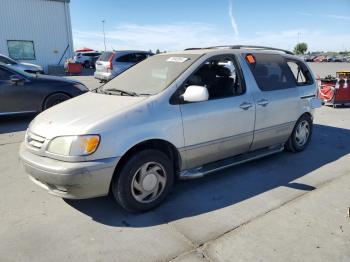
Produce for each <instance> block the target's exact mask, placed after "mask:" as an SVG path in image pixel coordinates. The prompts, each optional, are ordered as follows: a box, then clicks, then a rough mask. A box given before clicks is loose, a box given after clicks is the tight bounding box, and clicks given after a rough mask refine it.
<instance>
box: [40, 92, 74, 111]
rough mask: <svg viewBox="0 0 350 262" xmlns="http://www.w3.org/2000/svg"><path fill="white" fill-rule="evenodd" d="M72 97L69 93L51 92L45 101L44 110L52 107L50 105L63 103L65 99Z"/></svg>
mask: <svg viewBox="0 0 350 262" xmlns="http://www.w3.org/2000/svg"><path fill="white" fill-rule="evenodd" d="M70 98H71V97H70V96H69V95H67V94H64V93H55V94H51V95H49V96H48V97H47V98H46V99H45V101H44V103H43V111H44V110H46V109H48V108H50V107H53V106H55V105H58V104H59V103H62V102H63V101H66V100H68V99H70Z"/></svg>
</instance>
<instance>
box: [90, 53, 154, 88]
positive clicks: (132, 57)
mask: <svg viewBox="0 0 350 262" xmlns="http://www.w3.org/2000/svg"><path fill="white" fill-rule="evenodd" d="M151 55H153V53H151V52H146V51H136V50H122V51H112V52H103V53H102V55H101V56H100V58H99V59H98V60H97V61H96V64H95V68H96V71H95V73H94V76H95V78H96V79H98V80H100V81H101V82H108V81H110V80H111V79H113V78H114V77H116V76H117V75H119V74H120V73H122V72H123V71H125V70H126V69H128V68H130V67H132V66H133V65H135V64H137V63H139V62H141V61H142V60H145V59H146V58H147V57H149V56H151Z"/></svg>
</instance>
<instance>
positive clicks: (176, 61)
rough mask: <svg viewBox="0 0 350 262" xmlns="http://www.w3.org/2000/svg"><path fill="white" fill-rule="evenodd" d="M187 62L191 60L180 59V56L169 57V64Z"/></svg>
mask: <svg viewBox="0 0 350 262" xmlns="http://www.w3.org/2000/svg"><path fill="white" fill-rule="evenodd" d="M187 60H189V58H187V57H178V56H172V57H169V58H168V60H166V61H168V62H175V63H183V62H186V61H187Z"/></svg>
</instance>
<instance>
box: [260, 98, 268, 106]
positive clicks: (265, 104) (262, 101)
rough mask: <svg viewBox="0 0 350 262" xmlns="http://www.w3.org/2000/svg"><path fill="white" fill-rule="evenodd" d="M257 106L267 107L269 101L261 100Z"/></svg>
mask: <svg viewBox="0 0 350 262" xmlns="http://www.w3.org/2000/svg"><path fill="white" fill-rule="evenodd" d="M257 104H258V105H259V106H267V105H268V104H269V101H268V100H266V99H261V100H259V101H258V102H257Z"/></svg>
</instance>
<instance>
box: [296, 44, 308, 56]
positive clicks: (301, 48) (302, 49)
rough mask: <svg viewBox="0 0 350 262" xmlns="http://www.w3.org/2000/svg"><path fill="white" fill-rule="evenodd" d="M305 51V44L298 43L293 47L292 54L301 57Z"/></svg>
mask: <svg viewBox="0 0 350 262" xmlns="http://www.w3.org/2000/svg"><path fill="white" fill-rule="evenodd" d="M306 51H307V44H306V43H298V44H297V45H296V46H295V47H294V54H296V55H303V54H304V53H305V52H306Z"/></svg>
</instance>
